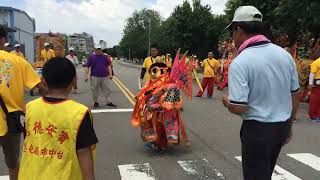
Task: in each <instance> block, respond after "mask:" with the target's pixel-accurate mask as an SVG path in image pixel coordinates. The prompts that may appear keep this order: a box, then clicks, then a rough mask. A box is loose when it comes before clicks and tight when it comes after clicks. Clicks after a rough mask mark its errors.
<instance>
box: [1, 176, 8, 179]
mask: <svg viewBox="0 0 320 180" xmlns="http://www.w3.org/2000/svg"><path fill="white" fill-rule="evenodd" d="M0 180H10V178H9V176H0Z"/></svg>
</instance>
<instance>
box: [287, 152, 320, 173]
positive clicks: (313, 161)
mask: <svg viewBox="0 0 320 180" xmlns="http://www.w3.org/2000/svg"><path fill="white" fill-rule="evenodd" d="M287 155H288V156H290V157H292V158H293V159H295V160H297V161H300V162H301V163H303V164H305V165H307V166H310V167H312V168H313V169H315V170H317V171H320V158H319V157H317V156H315V155H313V154H310V153H297V154H287Z"/></svg>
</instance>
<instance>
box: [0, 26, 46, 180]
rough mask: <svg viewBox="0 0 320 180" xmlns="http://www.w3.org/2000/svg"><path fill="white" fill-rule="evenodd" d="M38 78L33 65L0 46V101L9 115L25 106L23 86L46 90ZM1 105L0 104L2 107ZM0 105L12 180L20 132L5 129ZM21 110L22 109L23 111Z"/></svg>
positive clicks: (1, 38) (0, 131) (0, 140)
mask: <svg viewBox="0 0 320 180" xmlns="http://www.w3.org/2000/svg"><path fill="white" fill-rule="evenodd" d="M6 38H7V31H6V30H5V29H4V28H3V27H0V49H3V48H4V47H3V45H4V43H5V42H6ZM40 82H41V81H40V78H39V77H38V75H37V74H36V72H35V71H34V69H33V67H32V66H31V65H30V64H29V63H28V62H27V61H25V60H24V59H22V58H21V57H19V56H15V55H13V54H11V53H8V52H6V51H4V50H0V97H1V99H2V101H1V104H2V106H5V107H6V108H5V109H7V110H8V113H9V114H10V116H11V115H12V114H13V113H14V112H22V111H23V109H24V88H28V89H32V88H34V87H36V86H37V87H38V88H40V89H43V91H45V88H44V86H43V85H42V84H41V83H40ZM2 106H1V107H2ZM1 107H0V145H1V146H2V149H3V152H4V157H5V162H6V165H7V167H8V169H9V176H10V179H11V180H17V178H18V170H19V153H20V139H21V133H13V132H12V131H11V130H12V129H11V128H9V129H8V125H7V117H6V114H5V112H4V109H3V108H1ZM22 113H23V112H22Z"/></svg>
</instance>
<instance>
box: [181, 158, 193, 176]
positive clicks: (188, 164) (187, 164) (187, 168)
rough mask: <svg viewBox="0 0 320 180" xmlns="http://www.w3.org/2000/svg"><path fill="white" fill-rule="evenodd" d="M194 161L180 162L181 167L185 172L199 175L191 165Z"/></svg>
mask: <svg viewBox="0 0 320 180" xmlns="http://www.w3.org/2000/svg"><path fill="white" fill-rule="evenodd" d="M193 162H194V161H178V163H179V165H180V166H181V167H182V169H183V170H184V171H186V172H187V173H188V174H191V175H197V174H198V172H197V171H196V170H195V168H194V167H193V166H192V165H191V164H192V163H193Z"/></svg>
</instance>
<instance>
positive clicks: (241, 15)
mask: <svg viewBox="0 0 320 180" xmlns="http://www.w3.org/2000/svg"><path fill="white" fill-rule="evenodd" d="M262 18H263V16H262V14H261V12H260V11H259V10H258V9H257V8H256V7H254V6H240V7H239V8H238V9H237V10H236V11H235V12H234V16H233V19H232V22H231V23H230V24H229V25H228V26H227V27H226V29H229V28H231V27H232V25H233V23H234V22H262Z"/></svg>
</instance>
